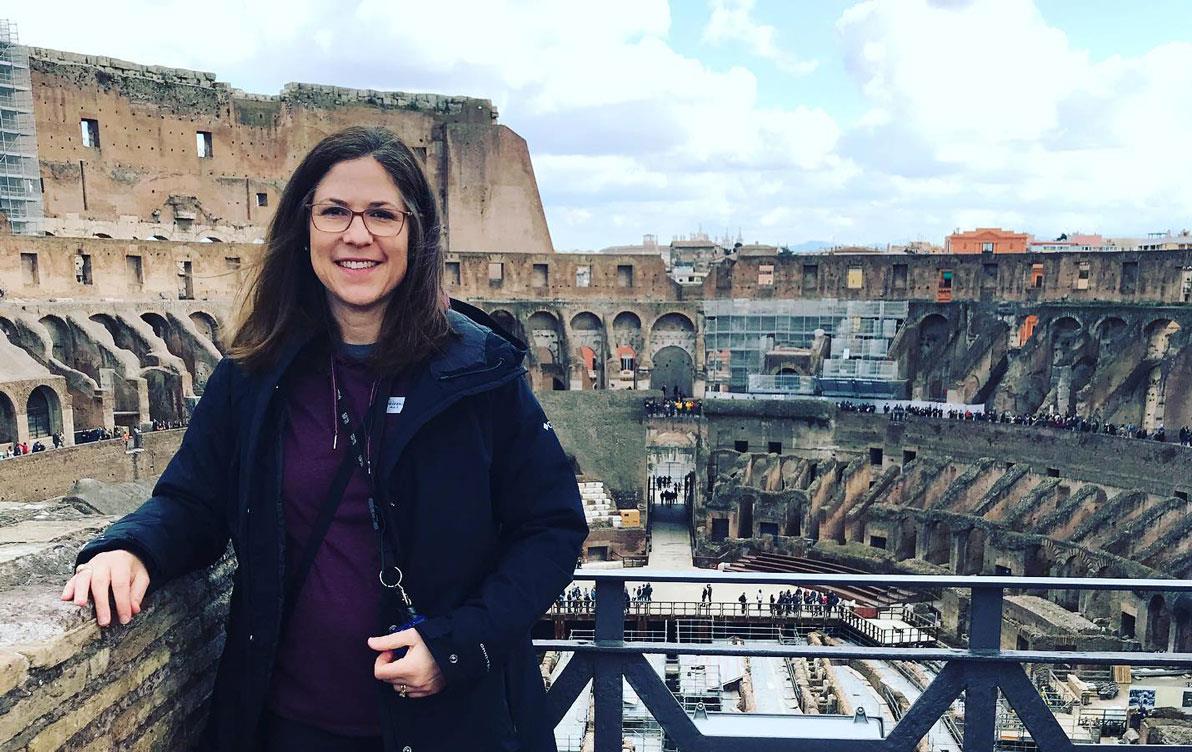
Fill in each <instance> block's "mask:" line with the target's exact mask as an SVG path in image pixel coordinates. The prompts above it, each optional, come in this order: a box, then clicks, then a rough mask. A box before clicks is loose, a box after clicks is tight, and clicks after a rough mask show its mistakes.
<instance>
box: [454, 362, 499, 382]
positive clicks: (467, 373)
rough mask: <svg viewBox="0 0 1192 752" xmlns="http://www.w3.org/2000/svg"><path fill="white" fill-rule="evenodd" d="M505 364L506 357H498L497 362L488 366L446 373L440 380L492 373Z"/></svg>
mask: <svg viewBox="0 0 1192 752" xmlns="http://www.w3.org/2000/svg"><path fill="white" fill-rule="evenodd" d="M503 365H505V359H504V358H497V362H496V363H494V364H493V365H491V366H488V367H487V368H476V369H474V370H471V371H459V372H457V373H445V374H443V375H442V376H440V377H439V381H450V380H452V379H462V378H463V377H464V376H476V375H479V374H482V373H492V372H493V371H495V370H497V369H498V368H500V367H501V366H503Z"/></svg>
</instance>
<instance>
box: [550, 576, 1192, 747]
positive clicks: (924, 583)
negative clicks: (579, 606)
mask: <svg viewBox="0 0 1192 752" xmlns="http://www.w3.org/2000/svg"><path fill="white" fill-rule="evenodd" d="M575 579H576V580H578V581H585V582H587V581H594V582H595V584H596V587H595V590H596V598H595V635H594V637H595V639H593V640H540V641H536V642H535V645H536V646H537V648H538V649H539V650H544V651H570V652H573V653H574V655H573V656H572V658H571V660H570V661H569V662H568V664H567V667H566V668H565V669H564V670H563V672H562V673H561V674H560V675H559V676H558V677H557V678H556V679H555V681H554V683H553V684H552V686H551V688H550V691H549V693H548V694H547V710H548V714H549V718H550V721H551V723H552V724H556V723H558V721H559V720H560V719H562V718H563V716H564V715H565V714H566V712H567V710H568V709H569V708H570V707H571V705H572V704H573V703H574V701H575V699H576V698H577V697H578V696H579V695H580V693H581V692H582V691H583V689H584V687H585V686H586V685H587V684H588V682H589V681H592V686H593V695H594V697H593V702H594V705H595V709H594V714H593V721H594V722H593V731H594V742H595V746H594V752H621V749H622V732H623V726H624V723H623V712H624V708H623V705H622V691H623V690H622V687H623V682H624V681H628V683H629V685H630V686H631V687H632V688H633V690H634V692H636V694H637V695H638V697H639V698H641V700H642V702H643V703H644V704H645V706H646V708H647V709H648V710H649V711H650V713H651V714H652V715H653V717H654V719H655V720H656V721H657V722H658V724H659V725H660V727H661V728H662V730H663V732H664V733H665V734H666V736H667V738H668V739H669V740H670V741H671V742H672V743H673V744H674V745H675V746H676V747H677V748H678V749H680V750H684V752H746V751H748V752H795V750H798V751H799V752H870V751H872V752H877V751H878V750H881V752H912V750H914V749H915V747H916V745H917V744H918V742H919V740H920V739H921V738H922V737H923V736H924V735H925V734H926V733H927V732H928V731H929V730H930V729H931V727H932V726H933V725H934V724H935V723H936V721H938V720H939V719H941V718H943V717H945V716H946V714H947V713H948V710H949V708H950V707H951V705H952V703H953V701H955V700H957V699H958V698H959V697H960V696H961V694H962V693H963V694H964V706H965V718H964V730H963V739H964V749H965V750H966V752H987V751H988V752H991V751H992V750H993V749H994V748H995V734H996V721H997V712H998V694H999V691H1000V693H1001V694H1002V696H1004V698H1005V699H1006V701H1007V702H1008V703H1009V705H1010V706H1011V707H1012V708H1013V709H1014V711H1015V712H1016V713H1017V715H1018V717H1019V719H1021V721H1022V724H1023V727H1024V728H1025V730H1026V731H1027V732H1028V733H1029V734H1030V737H1031V739H1032V742H1033V743H1034V744H1035V745H1036V746H1037V748H1038V750H1040V752H1069V751H1073V752H1075V751H1078V750H1087V751H1088V752H1092V751H1093V750H1095V749H1096V748H1097V746H1098V745H1095V744H1077V743H1074V742H1073V741H1072V740H1071V739H1069V738H1068V736H1067V734H1066V733H1065V732H1064V730H1063V729H1062V728H1061V726H1060V725H1059V723H1058V722H1057V720H1056V718H1055V716H1054V715H1053V714H1052V712H1051V710H1050V709H1049V708H1048V707H1047V705H1046V703H1045V702H1044V701H1043V698H1042V697H1040V695H1039V693H1038V691H1037V690H1036V688H1035V686H1034V684H1033V683H1032V682H1031V680H1030V677H1028V676H1027V674H1026V671H1025V670H1024V668H1023V664H1030V663H1042V664H1070V663H1080V664H1093V665H1113V664H1134V665H1145V666H1168V667H1181V668H1183V667H1192V653H1143V652H1109V651H1106V652H1081V651H1039V650H1002V649H1001V641H1002V606H1003V595H1004V593H1005V591H1006V590H1020V589H1037V590H1100V591H1133V592H1161V593H1186V592H1192V582H1189V581H1181V580H1125V579H1075V578H1060V577H1055V578H1052V577H959V576H925V575H855V574H849V575H826V574H783V573H778V574H771V573H760V572H756V573H755V572H691V571H685V572H666V571H651V572H647V573H643V572H640V571H638V572H623V571H616V570H580V571H578V572H576V576H575ZM643 581H649V582H655V583H663V582H669V583H708V582H710V583H712V584H713V585H714V586H720V587H724V588H726V589H736V587H737V586H739V585H789V586H802V587H808V586H818V585H823V586H829V587H830V586H832V585H837V586H845V585H868V586H877V587H891V588H902V589H921V590H939V589H941V588H958V589H963V590H967V591H969V592H970V596H971V597H970V607H969V647H968V648H966V649H958V648H938V647H890V646H882V647H861V646H824V645H791V644H779V645H737V644H727V645H721V644H712V645H709V644H693V643H683V644H678V643H673V642H632V643H627V642H626V640H625V619H626V614H625V600H624V588H625V586H626V583H627V582H643ZM654 605H660V604H654ZM738 606H739V604H738ZM657 653H663V654H699V655H733V656H762V657H777V658H828V659H832V660H848V659H863V660H884V661H919V662H925V661H941V662H942V664H943V665H942V668H941V669H940V671H939V673H938V674H937V675H936V677H935V679H934V680H933V681H932V682H931V683H930V684H929V685H928V686H927V687H926V688H925V689H924V691H923V693H922V694H921V695H920V696H919V698H918V699H917V700H916V701H915V703H914V704H913V705H912V706H911V707H910V709H908V710H907V712H906V714H905V715H904V716H903V717H902V718H901V719H900V720H899V722H898V723H897V725H896V726H895V727H894V728H893V729H892V730H891V731H890V733H889V735H887V736H886V738H885V739H882V740H880V741H879V740H855V739H837V738H797V739H780V738H771V737H756V736H755V737H746V736H710V735H705V734H703V733H701V732H700V730H699V729H698V728H697V726H696V724H695V722H694V720H693V719H692V717H691V716H690V715H688V713H687V712H686V711H685V710H684V709H683V707H682V706H681V705H680V704H679V702H678V700H677V699H676V698H675V697H674V695H673V694H671V692H670V690H668V689H667V687H666V685H665V684H664V683H663V680H662V678H661V677H660V676H658V674H657V673H656V672H655V671H654V670H653V669H652V668H651V666H650V664H649V663H648V662H647V660H646V657H645V656H646V655H647V654H657ZM1117 749H1121V750H1144V749H1155V747H1152V746H1148V745H1137V744H1130V745H1118V746H1117ZM1163 749H1165V750H1183V752H1192V745H1185V746H1166V747H1163Z"/></svg>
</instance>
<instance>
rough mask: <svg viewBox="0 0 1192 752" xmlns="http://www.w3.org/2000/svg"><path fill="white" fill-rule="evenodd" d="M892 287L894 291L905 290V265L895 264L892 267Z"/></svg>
mask: <svg viewBox="0 0 1192 752" xmlns="http://www.w3.org/2000/svg"><path fill="white" fill-rule="evenodd" d="M893 286H894V289H895V290H905V289H906V264H895V265H894V285H893Z"/></svg>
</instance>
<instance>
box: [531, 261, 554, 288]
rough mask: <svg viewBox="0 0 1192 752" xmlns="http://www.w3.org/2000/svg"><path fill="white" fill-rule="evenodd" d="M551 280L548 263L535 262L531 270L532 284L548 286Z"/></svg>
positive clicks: (533, 285) (534, 285)
mask: <svg viewBox="0 0 1192 752" xmlns="http://www.w3.org/2000/svg"><path fill="white" fill-rule="evenodd" d="M549 282H550V267H549V266H547V265H546V264H534V268H533V269H531V270H530V285H531V286H532V287H546V286H547V284H549Z"/></svg>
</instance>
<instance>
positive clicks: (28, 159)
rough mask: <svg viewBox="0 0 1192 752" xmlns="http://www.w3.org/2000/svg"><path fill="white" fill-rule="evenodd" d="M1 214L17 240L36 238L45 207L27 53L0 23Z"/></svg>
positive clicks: (6, 25)
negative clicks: (27, 236) (33, 236)
mask: <svg viewBox="0 0 1192 752" xmlns="http://www.w3.org/2000/svg"><path fill="white" fill-rule="evenodd" d="M0 213H3V214H4V215H5V216H6V217H7V218H8V222H9V225H10V227H11V228H12V232H13V233H14V234H17V235H40V234H41V220H42V217H43V216H44V208H43V204H42V195H41V173H40V169H39V166H38V161H37V127H36V123H35V120H34V118H33V86H32V82H31V79H30V76H29V51H28V49H26V48H25V47H22V46H20V44H18V41H17V27H16V24H14V23H12V22H11V21H8V20H5V19H2V18H0Z"/></svg>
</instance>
